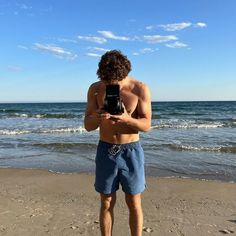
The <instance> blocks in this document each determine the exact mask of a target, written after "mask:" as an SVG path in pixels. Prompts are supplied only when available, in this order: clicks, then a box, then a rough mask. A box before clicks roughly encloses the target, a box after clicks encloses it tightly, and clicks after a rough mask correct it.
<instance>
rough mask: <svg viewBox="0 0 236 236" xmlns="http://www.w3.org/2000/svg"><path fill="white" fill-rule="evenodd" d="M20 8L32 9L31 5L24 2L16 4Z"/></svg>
mask: <svg viewBox="0 0 236 236" xmlns="http://www.w3.org/2000/svg"><path fill="white" fill-rule="evenodd" d="M16 5H17V6H18V7H19V8H20V9H23V10H30V9H32V7H31V6H29V5H26V4H16Z"/></svg>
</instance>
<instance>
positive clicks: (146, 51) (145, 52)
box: [133, 48, 159, 56]
mask: <svg viewBox="0 0 236 236" xmlns="http://www.w3.org/2000/svg"><path fill="white" fill-rule="evenodd" d="M158 50H159V49H158V48H142V49H140V50H139V51H138V52H134V53H133V55H134V56H138V55H141V54H148V53H153V52H155V51H158Z"/></svg>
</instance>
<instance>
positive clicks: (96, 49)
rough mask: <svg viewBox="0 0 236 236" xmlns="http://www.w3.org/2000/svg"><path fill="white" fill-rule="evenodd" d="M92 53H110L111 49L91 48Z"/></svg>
mask: <svg viewBox="0 0 236 236" xmlns="http://www.w3.org/2000/svg"><path fill="white" fill-rule="evenodd" d="M88 49H89V50H90V51H98V52H107V51H110V49H107V48H98V47H89V48H88Z"/></svg>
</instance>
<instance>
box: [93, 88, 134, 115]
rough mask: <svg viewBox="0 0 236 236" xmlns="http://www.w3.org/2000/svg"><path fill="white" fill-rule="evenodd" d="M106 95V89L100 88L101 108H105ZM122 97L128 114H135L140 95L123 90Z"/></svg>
mask: <svg viewBox="0 0 236 236" xmlns="http://www.w3.org/2000/svg"><path fill="white" fill-rule="evenodd" d="M105 96H106V94H105V91H104V90H100V91H99V92H98V94H97V104H98V107H99V108H103V106H104V99H105ZM120 97H121V100H122V103H123V104H124V106H125V109H126V111H127V112H128V114H133V113H134V112H135V110H136V108H137V105H138V96H137V95H136V94H134V93H133V92H132V91H127V90H121V91H120Z"/></svg>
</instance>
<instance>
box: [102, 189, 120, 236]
mask: <svg viewBox="0 0 236 236" xmlns="http://www.w3.org/2000/svg"><path fill="white" fill-rule="evenodd" d="M100 196H101V209H100V227H101V233H102V236H111V235H112V227H113V223H114V213H113V209H114V206H115V203H116V192H114V193H111V194H102V193H101V194H100Z"/></svg>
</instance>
